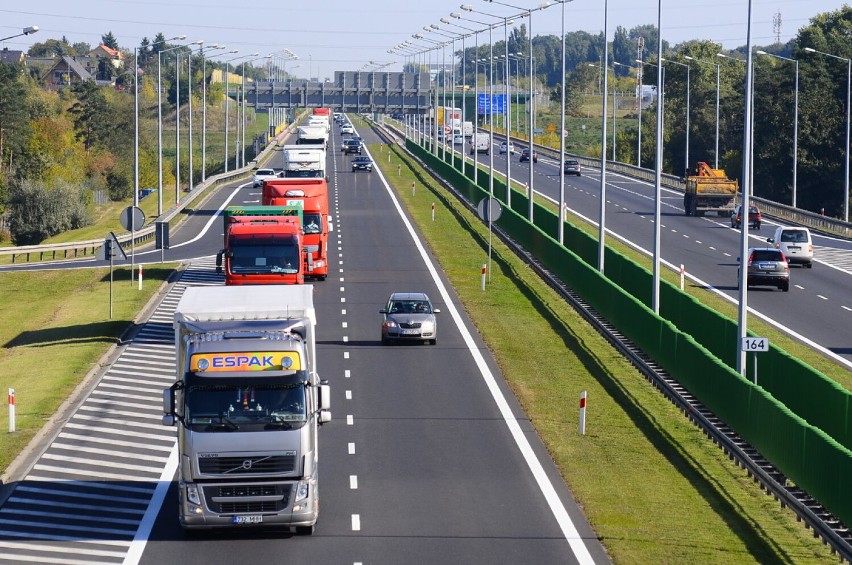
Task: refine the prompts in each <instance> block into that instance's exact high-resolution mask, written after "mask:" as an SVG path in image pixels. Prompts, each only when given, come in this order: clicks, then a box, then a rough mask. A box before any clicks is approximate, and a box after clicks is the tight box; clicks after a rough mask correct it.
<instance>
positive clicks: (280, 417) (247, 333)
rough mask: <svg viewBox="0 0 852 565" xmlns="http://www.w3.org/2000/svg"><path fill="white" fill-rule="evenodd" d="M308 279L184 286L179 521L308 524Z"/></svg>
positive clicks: (311, 353)
mask: <svg viewBox="0 0 852 565" xmlns="http://www.w3.org/2000/svg"><path fill="white" fill-rule="evenodd" d="M315 325H316V314H315V311H314V306H313V287H312V286H311V285H264V286H203V287H189V288H187V289H186V291H185V292H184V294H183V296H182V297H181V299H180V302H179V303H178V306H177V309H176V310H175V315H174V330H175V351H176V361H177V365H176V369H177V380H176V382H175V384H174V385H172V386H171V387H170V388H167V389H165V390H164V391H163V411H164V414H165V415H164V416H163V424H164V425H166V426H174V425H177V426H178V434H177V435H178V452H179V458H180V460H179V461H180V462H179V466H178V494H179V506H178V513H179V515H178V517H179V519H180V524H181V526H183V528H185V529H187V530H193V529H214V528H234V527H241V528H246V527H253V526H279V527H282V526H283V527H288V528H293V529H295V531H296V533H297V534H306V535H309V534H312V533H313V531H314V526H315V524H316V521H317V514H318V510H319V495H318V491H317V487H318V485H317V465H318V442H317V432H318V429H319V426H320V425H321V424H323V423H325V422H328V421H330V420H331V412H330V390H329V387H328V385H326V384H324V382H321V381H320V379H319V377H318V375H317V370H316V337H315Z"/></svg>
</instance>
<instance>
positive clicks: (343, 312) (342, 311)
mask: <svg viewBox="0 0 852 565" xmlns="http://www.w3.org/2000/svg"><path fill="white" fill-rule="evenodd" d="M340 315H341V316H345V315H346V308H344V309H342V310H341V311H340Z"/></svg>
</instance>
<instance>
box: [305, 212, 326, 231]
mask: <svg viewBox="0 0 852 565" xmlns="http://www.w3.org/2000/svg"><path fill="white" fill-rule="evenodd" d="M302 230H304V232H305V233H306V234H309V233H322V215H321V214H307V213H306V214H304V215H303V216H302Z"/></svg>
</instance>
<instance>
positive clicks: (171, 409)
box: [163, 387, 175, 426]
mask: <svg viewBox="0 0 852 565" xmlns="http://www.w3.org/2000/svg"><path fill="white" fill-rule="evenodd" d="M163 425H164V426H174V425H175V391H174V389H173V388H171V387H170V388H164V389H163Z"/></svg>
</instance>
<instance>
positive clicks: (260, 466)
mask: <svg viewBox="0 0 852 565" xmlns="http://www.w3.org/2000/svg"><path fill="white" fill-rule="evenodd" d="M198 468H199V470H200V471H201V472H202V473H204V474H206V475H241V474H252V475H256V474H280V473H292V472H293V470H294V469H295V468H296V456H295V455H269V456H266V455H264V456H254V457H210V458H204V459H199V460H198Z"/></svg>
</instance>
